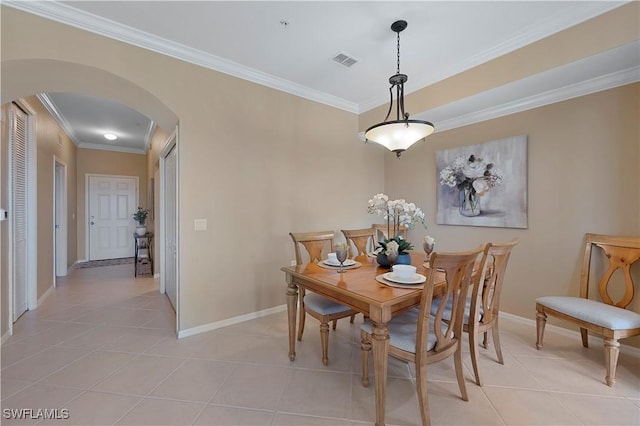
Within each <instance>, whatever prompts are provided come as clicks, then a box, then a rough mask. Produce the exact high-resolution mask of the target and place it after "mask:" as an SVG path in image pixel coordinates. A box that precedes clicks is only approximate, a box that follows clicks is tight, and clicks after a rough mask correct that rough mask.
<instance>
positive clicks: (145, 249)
mask: <svg viewBox="0 0 640 426" xmlns="http://www.w3.org/2000/svg"><path fill="white" fill-rule="evenodd" d="M133 241H134V252H135V262H134V267H135V270H134V274H133V276H134V277H137V276H138V268H139V267H140V266H142V265H149V267H150V269H151V275H153V233H151V232H147V233H146V234H144V235H138V234H136V233H134V234H133Z"/></svg>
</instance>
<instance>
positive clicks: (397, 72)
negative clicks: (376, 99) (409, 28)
mask: <svg viewBox="0 0 640 426" xmlns="http://www.w3.org/2000/svg"><path fill="white" fill-rule="evenodd" d="M396 74H400V32H398V69H397V70H396Z"/></svg>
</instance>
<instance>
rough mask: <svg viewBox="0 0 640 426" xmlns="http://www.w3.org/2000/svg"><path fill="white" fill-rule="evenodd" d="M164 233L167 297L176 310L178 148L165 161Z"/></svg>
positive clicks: (173, 149)
mask: <svg viewBox="0 0 640 426" xmlns="http://www.w3.org/2000/svg"><path fill="white" fill-rule="evenodd" d="M164 172H165V173H164V206H165V208H164V217H165V220H164V224H165V227H164V232H165V247H164V250H165V254H164V259H165V267H164V271H165V274H164V283H165V292H166V294H167V297H168V298H169V300H170V301H171V304H172V305H173V309H174V310H175V309H176V300H177V285H176V282H177V270H178V268H177V254H178V244H177V235H178V232H177V205H178V197H177V178H178V174H177V158H176V147H175V144H174V146H173V148H171V150H170V151H169V153H168V154H167V156H166V157H165V160H164Z"/></svg>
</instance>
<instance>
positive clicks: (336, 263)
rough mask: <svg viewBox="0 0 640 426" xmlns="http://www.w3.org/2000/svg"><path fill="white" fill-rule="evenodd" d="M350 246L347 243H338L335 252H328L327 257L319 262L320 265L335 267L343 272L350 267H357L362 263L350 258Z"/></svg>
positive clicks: (328, 267)
mask: <svg viewBox="0 0 640 426" xmlns="http://www.w3.org/2000/svg"><path fill="white" fill-rule="evenodd" d="M348 253H349V247H348V246H347V244H346V243H336V251H335V253H328V254H327V258H326V259H324V260H321V261H320V262H318V266H320V267H321V268H326V269H335V270H337V271H338V272H340V273H342V272H344V271H346V270H348V269H356V268H359V267H361V266H362V263H360V262H357V261H355V260H353V259H348V258H347V257H348Z"/></svg>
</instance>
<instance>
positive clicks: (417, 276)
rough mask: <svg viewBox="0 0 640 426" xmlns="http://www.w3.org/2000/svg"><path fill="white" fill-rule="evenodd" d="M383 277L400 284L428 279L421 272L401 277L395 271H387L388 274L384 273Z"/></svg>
mask: <svg viewBox="0 0 640 426" xmlns="http://www.w3.org/2000/svg"><path fill="white" fill-rule="evenodd" d="M382 277H383V278H384V279H385V280H387V281H391V282H392V283H398V284H422V283H423V282H425V281H426V280H427V277H425V276H424V275H420V274H415V275H414V276H413V277H410V278H400V277H399V276H397V275H396V274H395V273H393V272H387V273H386V274H383V275H382Z"/></svg>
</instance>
